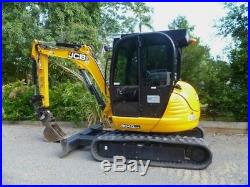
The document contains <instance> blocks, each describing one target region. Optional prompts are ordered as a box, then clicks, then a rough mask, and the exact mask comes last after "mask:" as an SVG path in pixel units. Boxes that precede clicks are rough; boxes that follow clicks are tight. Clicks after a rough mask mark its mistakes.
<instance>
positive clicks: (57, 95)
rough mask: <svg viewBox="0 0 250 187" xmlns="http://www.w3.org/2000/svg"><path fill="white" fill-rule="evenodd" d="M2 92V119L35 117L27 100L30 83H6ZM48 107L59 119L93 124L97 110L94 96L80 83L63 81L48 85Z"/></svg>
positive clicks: (29, 93) (31, 90) (31, 88)
mask: <svg viewBox="0 0 250 187" xmlns="http://www.w3.org/2000/svg"><path fill="white" fill-rule="evenodd" d="M2 92H3V99H2V100H3V116H2V117H3V120H13V121H14V120H36V116H35V112H34V110H33V107H32V104H31V102H30V100H31V97H32V95H33V86H29V85H26V84H25V83H24V82H22V81H18V82H15V83H10V84H6V85H4V86H3V87H2ZM50 103H51V106H50V110H51V112H52V113H53V114H54V116H55V117H56V120H58V121H59V120H61V121H74V122H79V121H89V123H95V122H96V121H98V120H99V119H100V116H101V112H100V109H99V106H98V104H97V102H96V101H95V98H94V97H93V96H92V95H91V94H90V93H89V92H88V91H87V90H85V89H84V87H83V85H82V83H79V82H77V83H72V82H65V83H60V84H57V85H54V86H53V87H52V88H50Z"/></svg>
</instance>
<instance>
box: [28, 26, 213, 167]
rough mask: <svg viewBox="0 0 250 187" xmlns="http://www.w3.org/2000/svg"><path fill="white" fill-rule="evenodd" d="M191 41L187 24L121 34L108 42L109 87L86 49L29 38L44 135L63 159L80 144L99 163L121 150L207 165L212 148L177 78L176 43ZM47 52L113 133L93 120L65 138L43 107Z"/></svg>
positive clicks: (189, 92) (196, 107) (157, 161)
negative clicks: (72, 72)
mask: <svg viewBox="0 0 250 187" xmlns="http://www.w3.org/2000/svg"><path fill="white" fill-rule="evenodd" d="M194 41H195V40H194V39H192V38H190V37H189V35H188V32H187V30H185V29H181V30H169V31H160V32H149V33H133V34H125V35H121V37H120V38H115V39H114V41H113V48H112V60H111V64H110V73H109V75H110V76H109V84H107V82H108V81H107V79H108V78H107V66H108V65H107V64H106V70H105V75H103V74H102V72H101V70H100V68H99V66H98V64H97V59H96V57H95V54H93V51H92V50H91V47H89V46H87V45H78V44H67V43H54V44H52V43H46V42H41V41H37V40H34V41H33V43H32V59H33V78H34V83H35V85H36V89H35V95H34V97H33V103H34V105H35V106H36V110H37V114H38V117H39V119H40V121H41V122H42V124H43V125H45V127H46V128H45V130H44V136H45V138H46V139H47V140H48V141H54V142H55V141H60V142H61V145H62V149H63V153H62V156H65V155H67V154H68V153H69V152H71V151H73V150H74V149H77V148H78V147H80V146H91V153H92V155H93V157H94V159H96V160H98V161H102V160H104V159H106V160H110V161H112V159H113V156H117V155H119V156H124V157H126V158H127V159H130V160H131V159H134V160H139V159H140V160H150V161H151V162H150V165H153V166H162V167H173V168H186V169H204V168H206V167H207V166H208V165H209V164H210V163H211V161H212V153H211V151H210V150H209V148H208V145H207V143H206V142H205V140H204V139H203V136H204V134H203V131H202V129H201V128H199V127H198V123H199V117H200V104H199V98H198V95H197V93H196V91H195V89H194V88H193V87H192V86H191V85H189V84H188V83H186V82H183V81H180V70H181V51H182V48H184V47H186V46H188V45H189V44H191V43H194ZM48 57H58V58H64V59H68V60H70V61H71V62H73V63H74V64H76V65H77V67H78V69H79V71H80V75H81V76H82V78H83V80H84V83H85V86H86V87H87V88H88V89H89V91H90V92H91V93H92V94H93V95H94V96H95V98H96V99H97V102H98V104H99V105H100V107H101V108H102V112H103V116H104V117H105V119H107V120H109V121H110V123H111V124H112V128H113V129H112V130H111V129H104V128H103V126H102V124H97V125H94V124H93V125H92V126H91V127H90V128H87V129H84V130H83V131H81V132H79V133H77V134H74V135H72V136H66V134H65V133H64V131H63V130H62V129H61V128H60V127H59V125H58V124H57V123H56V121H55V118H54V117H53V115H52V113H51V112H50V111H49V82H48V63H49V61H48ZM190 76H195V75H190ZM91 77H92V78H91ZM91 80H94V81H95V83H96V84H94V83H93V82H92V81H91Z"/></svg>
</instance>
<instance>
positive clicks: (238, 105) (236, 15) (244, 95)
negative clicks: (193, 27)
mask: <svg viewBox="0 0 250 187" xmlns="http://www.w3.org/2000/svg"><path fill="white" fill-rule="evenodd" d="M225 8H226V10H227V15H226V16H225V17H223V18H221V20H220V22H219V24H218V25H217V27H218V31H219V34H221V35H223V36H224V37H231V38H232V39H233V41H234V42H233V45H232V46H231V50H230V51H229V52H228V56H229V60H230V69H231V80H230V84H229V86H230V88H231V91H230V93H229V96H230V97H231V102H230V103H229V104H230V105H229V108H230V110H231V111H232V112H233V113H234V116H235V118H236V119H237V120H240V121H246V120H247V116H248V80H247V79H248V4H247V3H226V4H225Z"/></svg>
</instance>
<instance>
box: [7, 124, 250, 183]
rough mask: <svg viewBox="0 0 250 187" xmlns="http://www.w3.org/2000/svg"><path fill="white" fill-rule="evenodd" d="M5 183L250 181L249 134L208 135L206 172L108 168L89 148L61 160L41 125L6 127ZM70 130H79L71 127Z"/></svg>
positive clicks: (57, 146) (56, 145)
mask: <svg viewBox="0 0 250 187" xmlns="http://www.w3.org/2000/svg"><path fill="white" fill-rule="evenodd" d="M2 127H3V129H2V130H3V134H2V141H3V160H2V163H3V165H2V181H3V184H247V183H248V146H247V143H248V137H247V135H240V134H234V135H223V134H216V135H215V134H206V140H207V141H208V142H209V144H210V147H211V150H212V152H213V162H212V164H211V165H210V166H209V167H208V168H207V169H205V170H184V169H171V168H159V167H149V170H148V172H147V174H146V175H145V176H140V174H139V173H135V172H129V171H127V172H108V173H105V172H103V170H102V169H101V168H100V163H99V162H96V161H94V160H93V159H92V157H91V154H90V151H89V150H86V149H83V150H77V151H74V152H72V153H71V154H70V155H68V156H67V157H65V158H63V159H60V158H59V157H58V155H59V154H60V151H61V147H60V144H57V143H48V142H45V141H44V140H43V138H42V130H43V127H41V126H29V125H27V126H24V125H18V126H17V125H3V126H2ZM65 131H66V132H68V133H73V132H77V131H79V129H75V128H66V129H65Z"/></svg>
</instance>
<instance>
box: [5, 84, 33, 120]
mask: <svg viewBox="0 0 250 187" xmlns="http://www.w3.org/2000/svg"><path fill="white" fill-rule="evenodd" d="M2 94H3V97H2V107H3V108H2V110H3V114H2V118H3V120H34V119H35V116H34V114H33V113H34V111H33V108H32V105H31V103H30V99H31V97H32V95H33V89H32V87H30V86H28V85H26V84H25V83H24V82H22V81H18V82H13V83H10V84H6V85H4V86H3V87H2Z"/></svg>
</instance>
